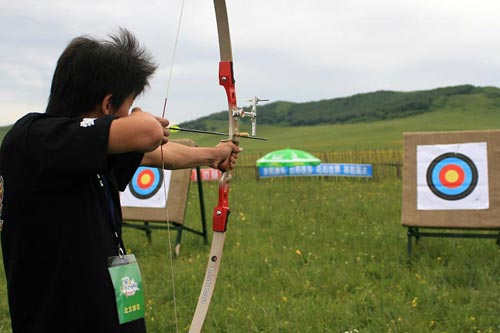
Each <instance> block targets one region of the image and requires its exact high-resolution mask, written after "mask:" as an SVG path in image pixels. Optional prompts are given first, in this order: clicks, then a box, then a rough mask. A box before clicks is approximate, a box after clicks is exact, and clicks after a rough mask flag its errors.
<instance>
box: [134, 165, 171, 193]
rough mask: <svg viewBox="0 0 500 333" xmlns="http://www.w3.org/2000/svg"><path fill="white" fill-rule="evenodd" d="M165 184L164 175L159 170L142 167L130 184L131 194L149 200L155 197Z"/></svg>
mask: <svg viewBox="0 0 500 333" xmlns="http://www.w3.org/2000/svg"><path fill="white" fill-rule="evenodd" d="M162 183H163V173H162V172H161V170H160V169H157V168H146V167H140V168H138V169H137V171H136V173H135V174H134V177H132V181H131V182H130V183H129V187H130V192H131V193H132V195H134V196H135V197H137V198H139V199H148V198H151V197H152V196H153V195H155V194H156V193H157V192H158V191H159V190H160V188H161V185H162Z"/></svg>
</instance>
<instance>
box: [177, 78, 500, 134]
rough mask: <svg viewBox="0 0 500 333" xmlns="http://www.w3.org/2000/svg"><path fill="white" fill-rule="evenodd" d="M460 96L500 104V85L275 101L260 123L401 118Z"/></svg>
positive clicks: (219, 121) (218, 125)
mask: <svg viewBox="0 0 500 333" xmlns="http://www.w3.org/2000/svg"><path fill="white" fill-rule="evenodd" d="M459 96H468V97H471V99H470V100H467V99H466V100H464V102H466V103H475V100H474V98H475V97H477V96H481V97H483V98H485V99H487V100H489V101H490V102H491V104H493V105H499V106H500V89H497V88H483V87H474V86H472V85H461V86H455V87H445V88H438V89H432V90H424V91H414V92H396V91H377V92H373V93H366V94H358V95H354V96H350V97H343V98H335V99H327V100H321V101H316V102H307V103H292V102H274V103H270V104H267V105H263V106H260V107H259V110H258V123H259V124H262V125H278V126H308V125H326V124H349V123H360V122H367V121H377V120H388V119H399V118H406V117H410V116H414V115H417V114H422V113H427V112H432V111H436V110H439V109H442V108H444V107H446V106H447V105H448V104H449V103H450V100H452V99H454V98H455V97H459ZM226 123H227V111H221V112H218V113H214V114H211V115H209V116H206V117H202V118H199V119H197V120H193V121H189V122H185V123H182V124H180V125H181V126H183V127H187V128H198V129H205V130H220V129H222V128H224V127H225V126H227V125H226Z"/></svg>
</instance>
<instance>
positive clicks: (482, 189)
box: [417, 142, 489, 210]
mask: <svg viewBox="0 0 500 333" xmlns="http://www.w3.org/2000/svg"><path fill="white" fill-rule="evenodd" d="M417 191H418V193H417V209H422V210H441V209H443V210H446V209H487V208H488V207H489V199H488V165H487V149H486V143H484V142H482V143H462V144H454V145H431V146H417Z"/></svg>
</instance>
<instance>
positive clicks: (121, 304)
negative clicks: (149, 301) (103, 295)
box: [108, 254, 144, 324]
mask: <svg viewBox="0 0 500 333" xmlns="http://www.w3.org/2000/svg"><path fill="white" fill-rule="evenodd" d="M108 270H109V275H110V276H111V280H112V281H113V287H114V290H115V298H116V307H117V310H118V318H119V321H120V324H125V323H128V322H131V321H133V320H136V319H139V318H144V293H143V290H142V278H141V272H140V270H139V265H138V264H137V261H136V259H135V256H134V255H133V254H129V255H124V256H118V257H109V258H108Z"/></svg>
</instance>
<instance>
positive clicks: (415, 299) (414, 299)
mask: <svg viewBox="0 0 500 333" xmlns="http://www.w3.org/2000/svg"><path fill="white" fill-rule="evenodd" d="M417 300H418V297H415V298H413V300H412V301H411V307H412V308H416V307H417V305H418V302H417Z"/></svg>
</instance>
